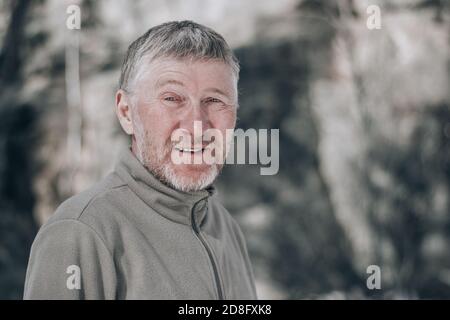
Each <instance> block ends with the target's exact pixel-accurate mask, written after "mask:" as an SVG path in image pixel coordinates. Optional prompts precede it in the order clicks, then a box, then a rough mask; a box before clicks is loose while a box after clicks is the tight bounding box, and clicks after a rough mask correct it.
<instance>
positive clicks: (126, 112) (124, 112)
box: [116, 89, 134, 135]
mask: <svg viewBox="0 0 450 320" xmlns="http://www.w3.org/2000/svg"><path fill="white" fill-rule="evenodd" d="M116 114H117V118H119V122H120V125H121V126H122V129H123V130H124V131H125V132H126V133H127V134H129V135H131V134H133V133H134V130H133V123H132V117H131V102H130V97H129V95H128V94H127V93H126V92H125V91H123V90H122V89H119V90H117V92H116Z"/></svg>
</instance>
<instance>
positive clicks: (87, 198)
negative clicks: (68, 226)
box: [44, 173, 126, 226]
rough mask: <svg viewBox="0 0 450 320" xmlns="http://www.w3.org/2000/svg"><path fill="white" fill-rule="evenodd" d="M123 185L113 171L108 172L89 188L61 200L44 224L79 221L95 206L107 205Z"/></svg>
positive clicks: (94, 209) (93, 210) (124, 185)
mask: <svg viewBox="0 0 450 320" xmlns="http://www.w3.org/2000/svg"><path fill="white" fill-rule="evenodd" d="M124 187H126V184H125V183H124V182H123V181H122V180H121V179H120V178H119V177H118V176H117V175H116V174H115V173H110V174H109V175H107V176H106V177H105V178H103V179H102V180H100V181H98V182H97V183H95V184H94V185H93V186H92V187H90V188H89V189H87V190H85V191H82V192H80V193H78V194H75V195H73V196H71V197H70V198H68V199H67V200H65V201H64V202H62V203H61V204H60V205H59V206H58V208H57V209H56V211H55V213H54V214H53V215H52V216H51V217H50V218H49V219H48V220H47V222H46V223H45V224H44V226H45V225H49V224H52V223H54V222H56V221H61V220H78V221H81V220H83V217H84V216H86V215H90V214H92V213H93V212H95V211H96V208H97V209H98V208H99V207H102V206H105V205H108V203H109V202H111V200H112V199H115V197H116V195H117V193H118V192H121V189H123V188H124Z"/></svg>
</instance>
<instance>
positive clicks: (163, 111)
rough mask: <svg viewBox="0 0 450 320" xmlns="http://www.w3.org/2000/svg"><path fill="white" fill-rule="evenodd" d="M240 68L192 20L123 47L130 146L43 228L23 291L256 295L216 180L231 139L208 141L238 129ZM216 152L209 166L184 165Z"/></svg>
mask: <svg viewBox="0 0 450 320" xmlns="http://www.w3.org/2000/svg"><path fill="white" fill-rule="evenodd" d="M238 75H239V65H238V62H237V59H236V58H235V57H234V55H233V53H232V52H231V50H230V48H229V47H228V45H227V43H226V42H225V40H224V39H223V38H222V36H220V35H219V34H217V33H216V32H214V31H213V30H211V29H209V28H207V27H205V26H202V25H199V24H196V23H193V22H191V21H182V22H169V23H164V24H162V25H159V26H156V27H154V28H152V29H150V30H149V31H148V32H147V33H145V34H144V35H143V36H141V37H140V38H138V39H137V40H136V41H134V42H133V43H132V44H131V45H130V47H129V49H128V52H127V55H126V58H125V61H124V63H123V67H122V73H121V77H120V88H119V90H118V91H117V94H116V106H117V108H116V111H117V116H118V118H119V121H120V124H121V126H122V128H123V130H124V131H125V132H126V133H127V134H128V135H130V137H131V148H126V149H125V150H123V152H122V153H121V155H120V158H119V160H118V162H117V165H116V167H115V170H114V171H113V172H112V173H111V174H109V175H108V176H107V177H106V178H104V179H103V180H102V181H100V182H99V183H97V184H96V185H95V186H94V187H92V188H91V189H89V190H87V191H85V192H82V193H80V194H78V195H75V196H74V197H72V198H70V199H68V200H67V201H65V202H64V203H63V204H61V206H60V207H59V208H58V209H57V211H56V213H55V214H54V215H53V216H52V217H51V218H50V219H49V221H47V222H46V223H45V225H44V226H43V227H42V228H41V230H40V231H39V233H38V235H37V237H36V239H35V241H34V243H33V246H32V250H31V255H30V260H29V265H28V270H27V276H26V282H25V293H24V298H25V299H255V298H256V292H255V285H254V280H253V273H252V268H251V264H250V260H249V257H248V253H247V249H246V245H245V240H244V237H243V234H242V232H241V230H240V228H239V226H238V225H237V223H236V222H235V220H234V219H233V218H232V217H231V216H230V214H229V213H228V212H227V211H226V209H225V208H224V207H223V206H222V205H221V204H220V203H219V201H218V200H217V199H216V196H217V191H215V188H214V186H213V185H212V183H213V181H214V180H215V178H216V177H217V175H218V174H219V172H220V170H221V168H222V166H223V161H220V160H223V159H220V158H221V157H222V156H220V157H218V155H223V157H225V156H226V153H227V149H228V147H229V143H227V142H226V141H225V142H224V141H220V140H221V139H211V137H210V139H205V132H208V130H213V131H214V132H216V133H219V135H218V136H222V137H229V132H230V131H231V132H232V130H233V129H234V127H235V122H236V109H237V106H238V97H237V82H238ZM175 131H177V132H178V134H177V135H176V136H177V137H178V138H177V139H174V138H173V137H174V134H173V133H174V132H175ZM213 147H214V148H213ZM211 150H215V151H216V152H215V156H214V159H215V160H216V161H214V162H213V163H211V162H206V161H201V162H196V161H189V160H194V158H196V157H198V156H202V155H206V154H207V152H208V151H211ZM209 154H211V152H210V153H209ZM213 154H214V152H213ZM180 158H182V159H184V160H185V161H182V162H179V161H178V162H177V161H174V160H175V159H180ZM186 160H188V161H186ZM217 160H219V161H217Z"/></svg>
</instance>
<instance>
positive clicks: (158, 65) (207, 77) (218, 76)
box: [141, 58, 237, 87]
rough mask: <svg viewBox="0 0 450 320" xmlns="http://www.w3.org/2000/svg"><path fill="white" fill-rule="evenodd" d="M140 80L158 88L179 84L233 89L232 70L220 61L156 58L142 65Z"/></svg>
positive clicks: (234, 77)
mask: <svg viewBox="0 0 450 320" xmlns="http://www.w3.org/2000/svg"><path fill="white" fill-rule="evenodd" d="M143 69H144V70H143V72H142V77H141V80H142V81H145V82H147V84H153V85H155V86H160V85H163V84H166V83H167V84H171V83H172V84H173V83H176V82H180V83H183V84H185V85H186V86H188V85H200V86H201V85H203V84H204V85H215V86H222V87H224V86H228V87H230V86H231V87H235V86H236V85H237V79H236V76H235V75H234V73H233V70H232V68H231V67H230V66H229V65H227V64H226V63H225V62H223V61H220V60H212V59H210V60H195V59H188V58H184V59H176V58H158V59H155V60H153V61H151V62H147V63H145V64H144V65H143Z"/></svg>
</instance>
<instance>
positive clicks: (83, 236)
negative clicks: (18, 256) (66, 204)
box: [24, 220, 116, 300]
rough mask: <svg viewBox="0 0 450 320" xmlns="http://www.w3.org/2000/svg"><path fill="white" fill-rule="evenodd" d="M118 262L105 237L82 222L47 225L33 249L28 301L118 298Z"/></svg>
mask: <svg viewBox="0 0 450 320" xmlns="http://www.w3.org/2000/svg"><path fill="white" fill-rule="evenodd" d="M115 296H116V272H115V267H114V260H113V258H112V255H111V253H110V251H109V250H108V248H107V247H106V245H105V243H104V241H103V240H102V238H101V237H100V236H99V235H98V234H97V233H96V231H95V230H94V229H92V228H91V227H90V226H88V225H87V224H85V223H83V222H81V221H79V220H59V221H55V222H52V223H51V224H49V225H47V226H44V227H43V228H42V229H41V230H40V231H39V233H38V235H37V236H36V239H35V240H34V242H33V245H32V247H31V254H30V259H29V262H28V268H27V274H26V279H25V289H24V299H26V300H29V299H40V300H42V299H64V300H65V299H67V300H70V299H115Z"/></svg>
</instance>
